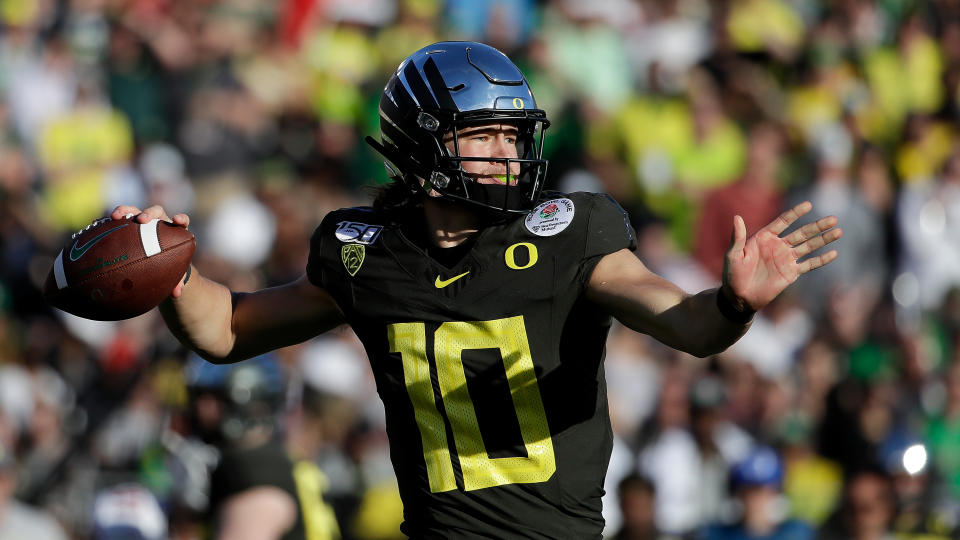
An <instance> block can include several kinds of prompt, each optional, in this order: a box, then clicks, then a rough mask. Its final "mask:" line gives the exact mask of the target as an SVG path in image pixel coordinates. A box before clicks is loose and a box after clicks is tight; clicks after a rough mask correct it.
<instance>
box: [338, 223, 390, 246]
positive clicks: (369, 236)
mask: <svg viewBox="0 0 960 540" xmlns="http://www.w3.org/2000/svg"><path fill="white" fill-rule="evenodd" d="M382 230H383V225H368V224H366V223H360V222H358V221H341V222H340V223H337V230H336V233H335V234H336V235H337V240H340V241H341V242H348V243H352V244H365V245H368V246H369V245H370V244H372V243H373V242H374V241H375V240H376V239H377V237H378V236H380V231H382Z"/></svg>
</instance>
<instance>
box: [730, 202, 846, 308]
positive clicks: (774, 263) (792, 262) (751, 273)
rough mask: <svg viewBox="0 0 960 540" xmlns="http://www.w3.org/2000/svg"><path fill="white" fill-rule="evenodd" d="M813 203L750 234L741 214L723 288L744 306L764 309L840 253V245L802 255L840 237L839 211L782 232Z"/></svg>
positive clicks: (800, 206)
mask: <svg viewBox="0 0 960 540" xmlns="http://www.w3.org/2000/svg"><path fill="white" fill-rule="evenodd" d="M812 208H813V205H812V204H811V203H810V202H808V201H807V202H802V203H800V204H798V205H796V206H794V207H793V208H791V209H790V210H787V211H786V212H784V213H783V214H780V216H779V217H778V218H777V219H775V220H773V221H772V222H771V223H770V224H769V225H767V226H766V227H764V228H762V229H760V230H759V231H757V232H756V233H755V234H754V235H753V236H751V237H750V238H747V227H746V225H745V224H744V222H743V218H741V217H740V216H736V217H734V220H733V240H732V241H731V243H730V249H728V250H727V255H726V259H725V260H724V264H723V291H722V294H726V295H727V296H728V298H730V300H731V301H732V302H733V303H734V304H735V305H736V306H737V307H738V308H740V309H742V310H755V311H756V310H759V309H760V308H762V307H764V306H766V305H767V304H769V303H770V302H771V301H772V300H773V299H774V298H776V297H777V295H779V294H780V293H781V292H783V290H784V289H786V288H787V287H788V286H790V284H791V283H793V282H794V281H796V280H797V278H798V277H800V275H801V274H805V273H807V272H809V271H811V270H814V269H816V268H820V267H821V266H823V265H825V264H829V263H830V262H832V261H833V260H834V259H836V258H837V252H836V250H831V251H828V252H827V253H824V254H821V255H817V256H815V257H810V258H808V259H805V260H804V261H802V262H798V259H800V258H802V257H804V256H805V255H808V254H810V253H812V252H814V251H816V250H818V249H820V248H822V247H823V246H825V245H827V244H829V243H831V242H833V241H835V240H837V239H838V238H840V237H841V236H842V235H843V231H842V230H841V229H840V228H839V227H835V226H836V224H837V218H836V216H827V217H824V218H820V219H818V220H817V221H815V222H813V223H810V224H807V225H804V226H803V227H800V228H799V229H797V230H795V231H793V232H792V233H790V234H789V235H787V236H785V237H781V236H780V234H781V233H782V232H783V231H785V230H786V229H787V228H788V227H789V226H790V225H792V224H793V223H794V222H795V221H796V220H798V219H799V218H800V217H801V216H803V215H805V214H807V213H808V212H810V210H811V209H812Z"/></svg>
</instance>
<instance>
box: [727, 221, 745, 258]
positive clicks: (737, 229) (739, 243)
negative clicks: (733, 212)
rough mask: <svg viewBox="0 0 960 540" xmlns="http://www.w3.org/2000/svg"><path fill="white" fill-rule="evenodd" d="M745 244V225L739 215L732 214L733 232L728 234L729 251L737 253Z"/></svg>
mask: <svg viewBox="0 0 960 540" xmlns="http://www.w3.org/2000/svg"><path fill="white" fill-rule="evenodd" d="M746 244H747V225H746V224H745V223H744V222H743V218H742V217H740V216H733V233H732V234H731V236H730V251H732V252H734V253H739V252H741V251H743V247H744V246H745V245H746Z"/></svg>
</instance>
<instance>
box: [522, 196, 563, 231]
mask: <svg viewBox="0 0 960 540" xmlns="http://www.w3.org/2000/svg"><path fill="white" fill-rule="evenodd" d="M573 211H574V208H573V201H571V200H570V199H567V198H563V199H551V200H549V201H546V202H543V203H540V205H539V206H537V207H536V208H534V209H533V210H531V211H530V213H529V214H527V217H526V218H525V219H524V225H526V227H527V230H528V231H530V232H532V233H533V234H535V235H537V236H553V235H555V234H558V233H559V232H561V231H562V230H564V229H566V228H567V226H568V225H570V223H571V222H572V221H573Z"/></svg>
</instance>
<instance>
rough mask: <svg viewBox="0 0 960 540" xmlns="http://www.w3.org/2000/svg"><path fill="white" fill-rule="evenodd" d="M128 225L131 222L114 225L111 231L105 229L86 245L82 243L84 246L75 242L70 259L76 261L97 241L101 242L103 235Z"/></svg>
mask: <svg viewBox="0 0 960 540" xmlns="http://www.w3.org/2000/svg"><path fill="white" fill-rule="evenodd" d="M127 225H129V223H125V224H123V225H121V226H119V227H114V228H112V229H110V230H109V231H103V232H102V233H100V234H98V235H96V236H94V237H93V238H91V239H90V240H88V241H87V243H86V244H84V245H82V246H78V245H77V243H76V242H74V243H73V247H71V248H70V260H71V261H76V260H77V259H79V258H80V257H83V254H84V253H86V252H87V250H89V249H90V248H92V247H93V245H94V244H96V243H97V242H99V241H100V240H103V237H105V236H107V235H108V234H110V233H112V232H115V231H118V230H120V229H122V228H124V227H126V226H127Z"/></svg>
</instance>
